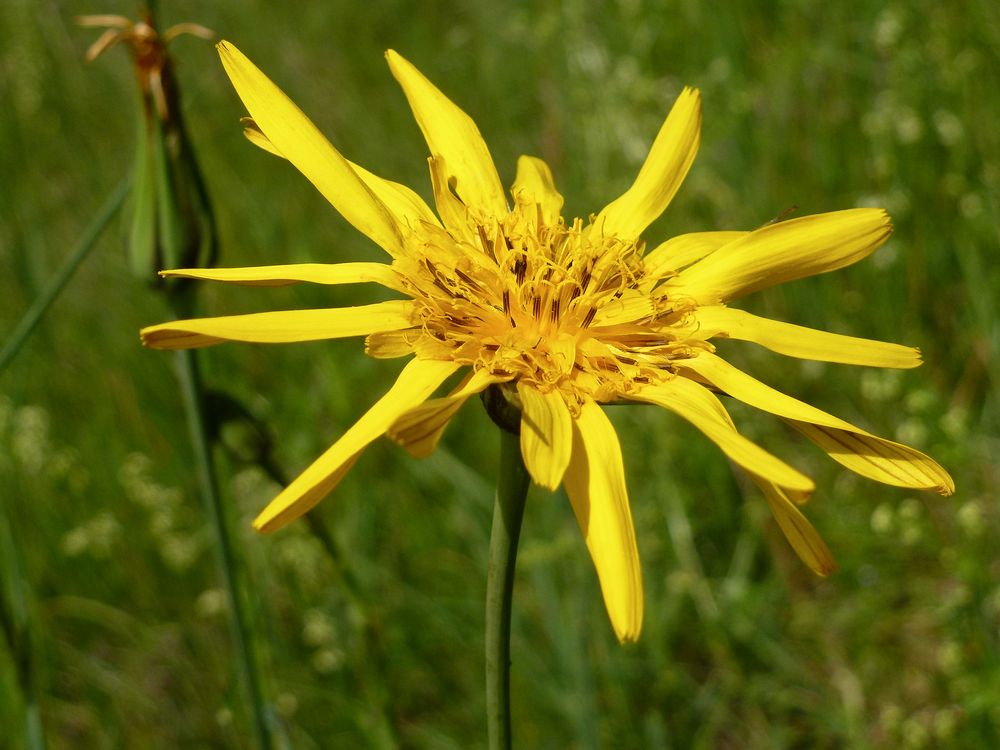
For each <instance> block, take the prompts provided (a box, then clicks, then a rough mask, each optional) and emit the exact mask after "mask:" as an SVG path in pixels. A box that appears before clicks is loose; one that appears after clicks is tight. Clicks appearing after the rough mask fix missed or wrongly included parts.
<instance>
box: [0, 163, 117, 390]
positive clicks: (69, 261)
mask: <svg viewBox="0 0 1000 750" xmlns="http://www.w3.org/2000/svg"><path fill="white" fill-rule="evenodd" d="M129 183H130V180H129V179H128V178H126V179H125V180H123V181H122V183H121V184H120V185H119V186H118V187H117V188H116V189H115V191H114V192H113V193H112V194H111V195H110V196H108V199H107V200H106V201H104V205H102V206H101V209H100V211H98V212H97V215H96V216H95V217H94V219H93V220H92V221H91V222H90V225H89V226H88V227H87V229H86V230H85V231H84V233H83V237H81V238H80V241H79V242H78V243H77V245H76V247H75V248H73V252H71V253H70V254H69V257H68V258H66V260H65V262H64V263H63V265H62V267H61V268H60V269H59V271H58V272H56V275H55V276H54V277H53V278H52V280H51V281H50V282H49V285H48V286H47V287H45V290H44V291H43V292H42V293H41V294H40V295H39V296H38V298H37V299H36V300H35V301H34V302H33V303H31V307H29V308H28V311H27V312H26V313H25V314H24V317H22V318H21V320H20V321H19V322H18V324H17V326H16V327H15V328H14V330H13V332H12V333H11V334H10V335H9V336H8V337H7V341H6V343H4V345H3V348H2V349H0V372H2V371H3V369H4V368H5V367H6V366H7V364H8V363H9V362H10V361H11V360H12V359H13V358H14V355H16V354H17V353H18V351H20V349H21V347H22V346H23V345H24V342H25V341H27V340H28V336H30V335H31V332H32V331H33V330H35V326H37V325H38V321H40V320H41V319H42V316H43V315H45V312H46V311H47V310H48V309H49V306H50V305H51V304H52V303H53V302H54V301H55V300H56V298H57V297H58V296H59V293H60V292H62V290H63V288H64V287H65V286H66V284H67V283H68V282H69V280H70V279H71V278H72V277H73V274H74V273H75V272H76V269H77V268H79V267H80V264H81V263H82V262H83V259H84V258H86V257H87V255H88V254H89V253H90V251H91V250H92V249H93V247H94V245H96V244H97V240H98V239H99V238H100V236H101V232H103V231H104V228H105V227H106V226H107V225H108V223H109V222H110V221H111V219H112V218H113V217H114V215H115V213H116V212H117V211H118V209H119V208H121V205H122V203H123V202H124V201H125V196H126V195H128V190H129Z"/></svg>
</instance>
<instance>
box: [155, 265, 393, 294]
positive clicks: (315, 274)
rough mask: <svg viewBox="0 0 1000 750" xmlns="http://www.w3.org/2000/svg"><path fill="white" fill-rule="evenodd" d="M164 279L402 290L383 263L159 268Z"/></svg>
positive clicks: (390, 269) (248, 284) (255, 284)
mask: <svg viewBox="0 0 1000 750" xmlns="http://www.w3.org/2000/svg"><path fill="white" fill-rule="evenodd" d="M160 276H163V277H165V278H177V277H180V278H185V279H201V280H203V281H222V282H225V283H228V284H243V285H246V286H286V285H288V284H298V283H300V282H308V283H310V284H362V283H365V282H372V283H375V284H381V285H382V286H384V287H387V288H389V289H394V290H396V291H397V292H405V291H406V287H405V286H404V285H403V284H402V283H401V282H400V279H399V275H398V274H397V273H396V271H395V270H393V268H392V266H390V265H388V264H386V263H295V264H291V265H278V266H255V267H246V268H178V269H174V270H171V271H160Z"/></svg>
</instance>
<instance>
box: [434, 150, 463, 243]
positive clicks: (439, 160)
mask: <svg viewBox="0 0 1000 750" xmlns="http://www.w3.org/2000/svg"><path fill="white" fill-rule="evenodd" d="M427 165H428V166H429V167H430V170H431V191H432V192H433V193H434V205H435V207H436V208H437V212H438V215H439V216H440V217H441V221H442V222H443V223H444V225H445V226H446V227H447V228H448V230H449V231H450V232H451V233H452V235H453V236H455V237H458V238H460V239H464V240H466V241H467V242H469V241H472V240H474V235H473V229H472V222H470V221H469V209H468V208H467V207H466V205H465V204H464V203H462V201H461V200H459V198H458V196H457V195H455V193H454V192H453V191H452V186H451V185H449V184H448V167H447V166H446V165H445V161H444V157H441V156H432V157H430V158H429V159H428V160H427Z"/></svg>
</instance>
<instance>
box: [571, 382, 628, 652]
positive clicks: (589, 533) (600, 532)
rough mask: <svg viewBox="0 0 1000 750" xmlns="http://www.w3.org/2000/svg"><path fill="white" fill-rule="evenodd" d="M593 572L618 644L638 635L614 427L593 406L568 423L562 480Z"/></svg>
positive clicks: (625, 498) (621, 472)
mask: <svg viewBox="0 0 1000 750" xmlns="http://www.w3.org/2000/svg"><path fill="white" fill-rule="evenodd" d="M563 483H564V485H565V486H566V494H567V495H568V496H569V501H570V504H571V505H572V506H573V512H574V513H575V514H576V520H577V522H578V523H579V524H580V531H582V532H583V538H584V540H585V541H586V542H587V549H588V550H590V556H591V559H593V561H594V567H595V568H596V569H597V579H598V581H599V582H600V584H601V593H602V594H603V596H604V606H605V607H606V608H607V610H608V616H609V617H610V618H611V626H612V627H613V628H614V630H615V635H617V636H618V640H619V641H621V642H622V643H625V642H627V641H634V640H636V639H638V638H639V632H640V631H641V630H642V611H643V599H642V569H641V568H640V566H639V550H638V547H637V546H636V543H635V528H634V527H633V525H632V512H631V510H630V509H629V503H628V491H627V490H626V489H625V469H624V466H623V464H622V451H621V446H620V445H619V444H618V436H617V435H616V434H615V428H614V427H613V426H612V424H611V422H610V421H609V420H608V418H607V417H606V416H605V414H604V412H603V411H601V407H599V406H598V405H597V404H596V403H594V402H593V401H587V402H585V403H584V405H583V407H582V408H581V410H580V416H579V417H577V418H576V419H575V420H573V457H572V459H571V460H570V462H569V466H568V467H567V469H566V475H565V477H564V478H563Z"/></svg>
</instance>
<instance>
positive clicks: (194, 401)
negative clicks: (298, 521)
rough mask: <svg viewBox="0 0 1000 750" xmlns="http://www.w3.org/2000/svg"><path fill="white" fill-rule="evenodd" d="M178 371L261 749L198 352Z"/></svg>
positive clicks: (181, 359) (183, 356)
mask: <svg viewBox="0 0 1000 750" xmlns="http://www.w3.org/2000/svg"><path fill="white" fill-rule="evenodd" d="M177 371H178V377H179V378H180V383H181V391H182V395H183V398H184V411H185V412H186V414H187V419H188V427H189V430H190V438H191V446H192V448H193V449H194V455H195V464H196V468H197V473H198V483H199V485H200V490H201V495H202V499H203V500H204V502H205V509H206V511H207V512H208V515H209V517H210V518H211V521H212V527H213V530H214V532H215V548H216V551H217V553H218V556H219V557H218V559H219V567H220V568H221V569H222V577H223V579H224V582H225V586H226V590H227V592H228V594H229V606H230V613H231V615H232V616H231V618H230V624H231V625H232V630H233V639H234V640H235V642H236V652H237V658H239V660H240V662H241V666H242V669H243V674H244V675H245V677H246V684H247V690H248V692H249V693H250V696H249V697H250V706H251V710H252V712H253V718H254V731H255V734H256V737H257V746H258V747H259V748H261V749H262V750H270V748H271V734H270V732H269V731H268V726H267V721H266V717H265V709H264V701H263V697H262V692H261V687H260V671H259V669H258V665H257V660H256V654H255V652H254V650H253V648H252V646H251V641H252V636H253V630H252V628H251V627H250V622H249V618H248V615H247V612H246V610H245V609H244V607H243V599H242V597H241V596H240V579H239V576H238V571H237V566H236V559H235V556H234V554H233V545H232V540H231V539H230V536H229V526H228V524H227V523H226V515H225V512H224V510H223V507H222V501H221V499H220V498H219V491H218V482H217V480H216V476H215V464H214V462H213V460H212V453H211V448H210V445H209V441H208V435H207V433H206V423H205V414H204V407H203V403H202V393H203V391H202V387H201V377H200V373H199V370H198V360H197V358H196V356H195V352H193V351H191V350H189V349H182V350H180V351H178V352H177Z"/></svg>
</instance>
